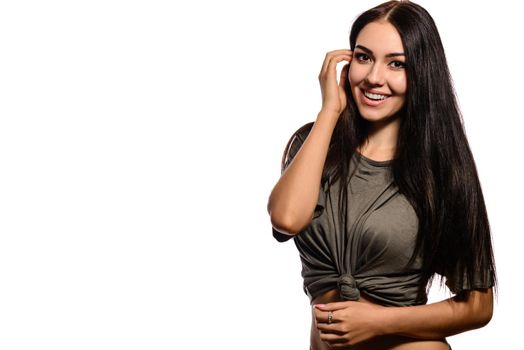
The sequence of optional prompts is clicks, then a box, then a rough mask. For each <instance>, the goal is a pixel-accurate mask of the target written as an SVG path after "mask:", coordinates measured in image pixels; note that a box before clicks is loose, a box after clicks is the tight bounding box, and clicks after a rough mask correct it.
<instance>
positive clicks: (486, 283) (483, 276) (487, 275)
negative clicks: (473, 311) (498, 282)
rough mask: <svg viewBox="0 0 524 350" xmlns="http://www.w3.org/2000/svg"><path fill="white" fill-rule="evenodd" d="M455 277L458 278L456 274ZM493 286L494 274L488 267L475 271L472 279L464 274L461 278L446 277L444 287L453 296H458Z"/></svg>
mask: <svg viewBox="0 0 524 350" xmlns="http://www.w3.org/2000/svg"><path fill="white" fill-rule="evenodd" d="M456 275H457V276H459V274H458V273H457V274H456ZM494 284H495V273H494V271H493V270H492V269H491V268H489V267H486V268H484V269H482V270H477V271H475V273H474V274H473V276H472V277H468V276H467V275H466V274H464V275H463V276H462V277H461V278H459V277H454V278H453V277H451V278H449V277H447V276H446V286H447V287H448V288H449V290H450V291H451V292H452V293H453V294H460V293H461V292H463V291H467V290H473V289H487V288H491V287H493V286H494Z"/></svg>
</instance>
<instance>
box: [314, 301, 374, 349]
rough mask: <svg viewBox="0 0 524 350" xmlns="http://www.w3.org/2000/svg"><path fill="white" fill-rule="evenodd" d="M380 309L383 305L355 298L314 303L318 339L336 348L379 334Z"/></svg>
mask: <svg viewBox="0 0 524 350" xmlns="http://www.w3.org/2000/svg"><path fill="white" fill-rule="evenodd" d="M383 309H384V307H383V306H379V305H374V304H368V303H362V302H356V301H342V302H337V303H329V304H317V305H315V318H316V323H317V328H318V330H319V331H320V339H321V340H323V341H325V342H327V343H328V344H329V345H330V346H331V347H332V348H335V349H337V348H344V347H347V346H350V345H355V344H357V343H360V342H362V341H365V340H368V339H371V338H373V337H377V336H379V335H383V334H384V332H383V330H382V329H381V314H382V312H381V311H383ZM330 314H331V316H330ZM329 318H331V320H329Z"/></svg>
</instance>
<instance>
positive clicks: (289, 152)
mask: <svg viewBox="0 0 524 350" xmlns="http://www.w3.org/2000/svg"><path fill="white" fill-rule="evenodd" d="M312 127H313V123H308V124H306V125H304V126H303V127H301V128H300V129H298V130H297V131H296V132H295V133H294V134H293V136H291V138H290V140H289V142H288V145H287V146H286V150H285V151H284V155H283V157H282V171H281V173H284V171H285V170H286V168H287V167H288V166H289V164H291V162H292V161H293V158H295V155H296V154H297V153H298V151H299V150H300V148H301V147H302V144H303V143H304V141H305V140H306V138H307V136H308V135H309V132H310V131H311V128H312ZM318 197H319V198H318V200H317V206H316V208H315V213H314V218H317V217H319V216H320V215H321V214H322V212H323V210H324V207H325V198H326V194H325V190H324V188H322V187H321V188H320V191H319V196H318ZM273 237H274V238H275V239H276V240H277V241H279V242H285V241H288V240H289V239H291V238H293V236H290V235H287V234H284V233H281V232H279V231H277V230H276V229H275V228H273Z"/></svg>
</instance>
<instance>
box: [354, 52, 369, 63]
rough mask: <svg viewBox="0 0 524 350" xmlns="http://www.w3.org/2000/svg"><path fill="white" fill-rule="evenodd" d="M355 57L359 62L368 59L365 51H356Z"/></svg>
mask: <svg viewBox="0 0 524 350" xmlns="http://www.w3.org/2000/svg"><path fill="white" fill-rule="evenodd" d="M355 57H356V58H357V60H359V61H361V62H366V61H369V56H368V55H366V54H365V53H357V54H356V55H355Z"/></svg>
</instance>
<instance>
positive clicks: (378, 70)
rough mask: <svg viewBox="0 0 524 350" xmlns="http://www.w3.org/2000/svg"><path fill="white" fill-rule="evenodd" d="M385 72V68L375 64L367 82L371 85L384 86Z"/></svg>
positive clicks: (367, 77)
mask: <svg viewBox="0 0 524 350" xmlns="http://www.w3.org/2000/svg"><path fill="white" fill-rule="evenodd" d="M384 79H385V72H384V69H383V67H381V66H380V65H379V64H374V65H373V66H372V67H371V69H370V70H369V72H368V74H367V76H366V81H367V82H368V83H369V84H370V85H378V86H380V85H384V83H385V81H384Z"/></svg>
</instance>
